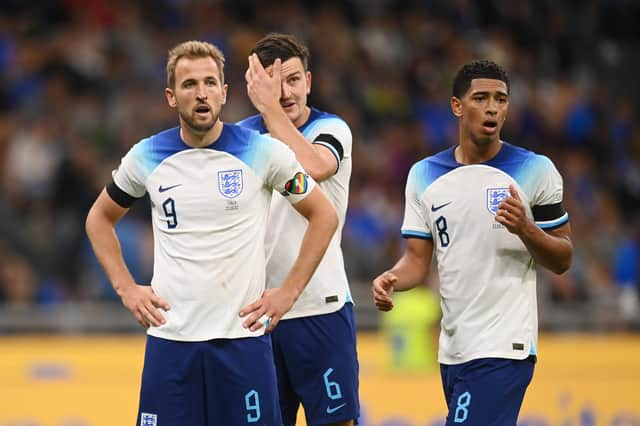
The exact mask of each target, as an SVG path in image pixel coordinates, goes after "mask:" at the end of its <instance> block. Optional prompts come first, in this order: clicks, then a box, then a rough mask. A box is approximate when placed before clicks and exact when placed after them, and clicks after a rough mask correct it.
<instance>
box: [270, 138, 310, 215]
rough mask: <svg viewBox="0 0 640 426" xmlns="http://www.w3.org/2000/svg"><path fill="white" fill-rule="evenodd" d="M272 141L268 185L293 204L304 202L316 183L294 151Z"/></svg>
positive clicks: (278, 142)
mask: <svg viewBox="0 0 640 426" xmlns="http://www.w3.org/2000/svg"><path fill="white" fill-rule="evenodd" d="M269 139H271V141H270V144H271V147H272V150H271V161H270V164H269V169H268V172H267V184H268V185H270V186H271V187H272V188H273V189H274V190H275V191H278V192H279V193H280V194H282V195H283V196H284V197H285V198H286V199H287V200H288V201H289V202H290V203H291V204H296V203H298V202H299V201H302V200H303V199H305V198H306V197H307V195H309V194H310V193H311V191H312V190H313V188H314V187H315V185H316V183H315V181H314V180H313V178H311V176H309V175H307V173H306V172H305V171H304V169H303V168H302V166H301V165H300V163H299V162H298V160H297V159H296V156H295V154H294V153H293V151H292V150H291V149H290V148H289V147H288V146H287V145H285V144H284V143H282V142H280V141H279V140H277V139H273V138H269Z"/></svg>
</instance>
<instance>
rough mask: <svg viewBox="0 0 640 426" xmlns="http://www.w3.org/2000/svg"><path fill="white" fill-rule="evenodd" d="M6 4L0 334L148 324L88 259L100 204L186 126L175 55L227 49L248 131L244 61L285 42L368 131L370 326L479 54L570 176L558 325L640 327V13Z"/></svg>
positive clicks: (362, 255) (361, 298) (136, 234)
mask: <svg viewBox="0 0 640 426" xmlns="http://www.w3.org/2000/svg"><path fill="white" fill-rule="evenodd" d="M0 7H1V14H0V203H1V207H0V302H1V303H2V305H1V306H2V308H0V333H2V332H5V333H13V332H20V331H93V330H105V331H118V330H122V331H126V330H130V329H131V330H135V329H136V328H135V327H136V325H135V323H134V321H133V320H132V319H131V318H128V317H127V316H126V312H122V309H120V308H119V304H118V303H119V302H118V300H117V297H116V296H115V294H114V293H113V291H112V290H111V287H110V285H109V283H108V282H107V281H106V279H105V277H104V275H103V274H102V272H101V270H100V268H99V266H98V265H97V262H96V260H95V259H94V257H93V255H92V253H91V251H90V248H89V245H88V243H87V240H86V237H85V235H84V218H85V216H86V213H87V211H88V208H89V207H90V205H91V203H92V202H93V200H94V199H95V197H96V195H97V194H98V192H99V191H100V190H101V188H102V187H103V186H104V185H105V184H106V183H107V182H108V181H109V180H110V173H111V171H112V170H113V169H114V168H115V167H117V165H118V163H119V160H120V158H121V157H122V155H123V154H124V153H125V152H126V151H127V150H128V149H129V148H130V147H131V146H132V145H133V144H134V143H136V142H137V141H138V140H139V139H141V138H142V137H145V136H147V135H149V134H151V133H154V132H157V131H159V130H161V129H164V128H167V127H172V126H174V125H176V123H177V117H176V114H175V112H174V111H173V110H172V109H170V108H169V107H168V106H167V105H166V101H165V99H164V94H163V90H164V87H165V69H164V66H165V61H166V54H167V50H168V49H169V48H170V47H172V46H174V45H175V44H177V43H179V42H181V41H184V40H187V39H203V40H208V41H210V42H213V43H215V44H216V45H218V46H219V47H220V48H221V49H222V50H223V51H224V53H225V55H226V57H227V64H226V71H225V75H226V78H227V82H228V84H229V86H230V88H229V99H228V102H227V105H226V106H225V107H224V109H223V119H224V120H225V121H230V122H233V121H236V120H238V119H240V118H243V117H245V116H247V115H249V114H253V113H255V112H254V110H253V109H252V107H251V104H250V103H249V102H248V100H247V97H246V88H245V83H244V77H243V76H244V71H245V67H246V64H247V60H246V58H247V54H248V52H249V49H250V48H251V47H252V45H253V43H254V42H255V41H257V40H258V39H259V38H260V37H261V36H263V35H264V34H265V33H266V32H268V31H274V30H275V31H281V32H291V33H294V34H296V35H297V36H298V37H300V38H301V39H302V40H304V41H305V42H306V43H307V44H308V45H309V47H310V50H311V53H312V58H311V63H310V67H311V71H312V72H313V76H314V79H313V87H312V93H311V98H310V101H311V103H312V104H313V105H314V106H316V107H318V108H320V109H326V110H328V111H331V112H335V113H338V114H340V115H341V116H343V117H344V118H345V119H346V121H347V122H348V123H349V124H350V125H351V128H352V130H353V134H354V152H353V158H354V160H353V164H354V169H353V177H352V181H351V196H350V203H349V212H348V219H347V223H346V227H345V231H344V239H343V247H344V250H345V258H346V263H347V268H348V273H349V276H350V279H351V280H352V283H353V284H352V286H353V287H354V293H355V294H356V299H357V302H358V309H359V312H360V321H359V324H360V326H361V327H362V328H363V329H368V328H376V327H377V326H378V316H377V314H376V312H375V310H374V309H372V308H373V305H372V303H371V301H370V300H369V296H368V287H369V282H370V280H371V279H372V277H374V276H375V275H377V274H378V273H379V272H380V271H382V270H384V269H385V268H387V267H389V266H390V265H391V264H392V263H393V262H394V261H395V259H397V257H398V256H399V253H400V252H401V250H402V244H403V241H402V239H401V238H400V234H399V227H400V223H401V220H402V214H403V202H404V201H403V189H404V183H405V178H406V174H407V171H408V169H409V167H410V165H411V164H412V163H413V162H415V161H417V160H418V159H420V158H422V157H424V156H427V155H430V154H433V153H434V152H436V151H438V150H440V149H443V148H445V147H447V146H449V145H451V144H454V143H455V142H456V136H457V131H456V121H455V120H454V117H453V116H452V114H451V112H450V109H449V98H450V93H451V81H452V78H453V75H454V73H455V71H456V70H457V68H458V67H459V66H460V65H461V64H463V63H465V62H467V61H469V60H471V59H476V58H489V59H492V60H495V61H497V62H499V63H501V64H502V65H504V66H505V67H506V68H507V69H508V70H509V72H510V76H511V79H512V93H511V105H510V112H509V118H508V120H507V124H506V127H505V129H504V131H503V135H502V136H503V139H504V140H506V141H509V142H511V143H514V144H518V145H522V146H524V147H527V148H530V149H533V150H535V151H537V152H540V153H544V154H546V155H548V156H550V157H551V158H552V159H553V160H554V162H555V163H556V165H557V167H558V168H559V170H560V172H561V173H562V175H563V177H564V182H565V197H566V199H565V207H566V209H567V210H568V211H569V214H570V219H571V224H572V227H573V235H574V243H575V257H574V264H573V267H572V268H571V270H570V271H569V272H568V273H566V274H564V275H562V276H552V275H550V274H546V273H544V272H542V273H541V276H540V284H539V298H540V309H541V315H540V322H541V327H542V328H543V330H564V331H598V332H600V331H619V330H635V331H637V330H639V329H640V314H639V308H638V286H639V275H640V266H639V263H640V255H639V252H640V248H639V246H640V125H639V124H638V123H639V121H638V115H639V109H638V99H640V96H639V95H640V93H639V92H640V85H639V84H638V82H637V79H638V71H639V65H640V64H639V63H640V55H639V54H638V52H640V46H639V35H640V30H639V25H638V23H639V22H640V2H637V1H625V0H608V1H605V0H584V1H577V0H576V1H571V0H565V1H554V0H530V1H526V0H518V1H515V0H514V1H504V0H485V1H478V2H475V1H471V0H442V1H440V0H432V1H391V0H367V1H365V0H352V1H342V2H340V1H323V2H313V1H295V0H283V1H278V2H268V1H192V0H153V1H152V0H140V1H134V2H131V1H107V0H57V1H54V0H51V1H44V0H41V1H29V2H23V1H19V0H5V1H3V2H2V6H0ZM148 209H149V207H148V204H147V202H146V201H144V202H139V203H138V204H137V205H135V207H134V208H133V209H132V212H131V213H130V214H129V215H128V216H127V217H126V218H125V220H123V221H122V223H120V224H119V226H118V233H119V235H120V237H121V239H122V244H123V250H124V253H125V257H126V259H127V261H128V264H129V266H130V268H131V270H132V272H133V275H134V276H135V277H136V279H138V280H139V281H140V282H148V281H149V279H150V275H151V266H152V262H153V259H152V253H153V251H152V235H151V232H150V225H149V219H148V215H149V210H148ZM478 255H479V256H481V253H478ZM433 285H437V283H435V284H433ZM102 302H113V303H111V304H110V303H102ZM109 306H115V307H116V308H114V309H116V311H112V310H110V309H111V308H108V307H109ZM69 307H70V308H69ZM65 309H66V310H65ZM83 309H86V311H87V312H91V313H93V314H94V315H92V316H88V315H83V312H85V311H83ZM102 309H105V310H104V311H102ZM53 312H55V313H57V315H53V314H52V313H53ZM64 312H67V314H64ZM69 312H73V314H71V313H69ZM101 312H104V315H102V316H101V314H100V313H101ZM112 312H119V313H120V314H124V315H123V316H122V318H123V319H122V321H120V322H118V321H117V320H115V319H114V318H116V317H118V316H117V315H116V316H114V315H112ZM65 315H66V316H65ZM60 318H63V319H60Z"/></svg>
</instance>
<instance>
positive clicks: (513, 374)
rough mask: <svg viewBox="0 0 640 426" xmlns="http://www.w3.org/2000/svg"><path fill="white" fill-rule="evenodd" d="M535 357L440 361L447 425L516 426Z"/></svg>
mask: <svg viewBox="0 0 640 426" xmlns="http://www.w3.org/2000/svg"><path fill="white" fill-rule="evenodd" d="M535 359H536V358H535V356H530V357H529V358H526V359H524V360H515V359H504V358H481V359H475V360H472V361H468V362H465V363H463V364H456V365H445V364H441V365H440V374H441V376H442V386H443V387H444V395H445V399H446V400H447V407H448V408H449V414H448V415H447V423H446V424H447V426H455V425H461V426H491V425H495V426H511V425H513V426H515V425H516V421H517V419H518V413H519V412H520V407H521V405H522V400H523V398H524V393H525V391H526V390H527V386H529V383H530V382H531V378H532V377H533V369H534V366H535Z"/></svg>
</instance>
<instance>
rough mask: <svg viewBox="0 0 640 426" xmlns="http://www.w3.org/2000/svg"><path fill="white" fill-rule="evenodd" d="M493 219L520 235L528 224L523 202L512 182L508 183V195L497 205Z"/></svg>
mask: <svg viewBox="0 0 640 426" xmlns="http://www.w3.org/2000/svg"><path fill="white" fill-rule="evenodd" d="M495 220H496V222H498V223H501V224H502V225H504V226H505V228H507V229H508V230H509V232H511V233H512V234H516V235H521V234H522V233H523V232H524V229H525V227H526V226H527V225H528V224H529V222H530V220H529V219H528V218H527V214H526V213H525V208H524V204H523V203H522V199H521V198H520V195H518V191H517V190H516V188H515V186H514V185H513V184H512V185H509V196H508V197H507V198H505V199H504V200H502V202H501V203H500V204H499V205H498V211H497V212H496V217H495Z"/></svg>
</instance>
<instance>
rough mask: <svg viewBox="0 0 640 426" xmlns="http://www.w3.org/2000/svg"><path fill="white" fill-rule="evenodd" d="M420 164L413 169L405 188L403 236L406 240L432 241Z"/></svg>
mask: <svg viewBox="0 0 640 426" xmlns="http://www.w3.org/2000/svg"><path fill="white" fill-rule="evenodd" d="M419 170H420V167H419V164H416V165H414V166H413V167H411V170H410V171H409V176H408V177H407V186H406V188H405V207H404V220H403V222H402V229H401V232H402V236H403V237H405V238H422V239H431V238H432V236H431V227H430V224H429V218H428V217H427V216H426V211H425V209H424V205H423V202H422V201H421V200H422V198H421V195H422V192H423V189H422V187H423V186H424V185H421V184H420V172H419Z"/></svg>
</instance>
